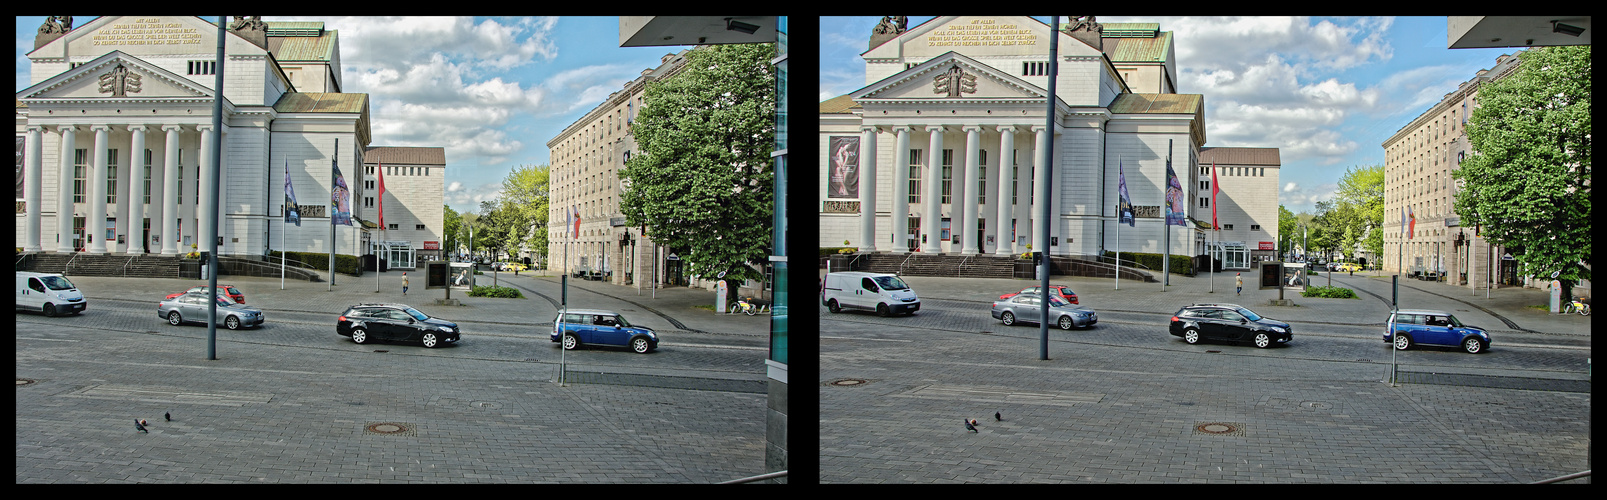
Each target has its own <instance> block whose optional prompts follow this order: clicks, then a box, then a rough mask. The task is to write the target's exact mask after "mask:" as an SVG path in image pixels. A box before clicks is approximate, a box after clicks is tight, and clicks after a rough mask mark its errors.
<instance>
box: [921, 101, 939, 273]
mask: <svg viewBox="0 0 1607 500" xmlns="http://www.w3.org/2000/svg"><path fill="white" fill-rule="evenodd" d="M926 130H927V131H928V132H931V133H932V140H931V141H932V142H931V143H930V144H929V145H928V146H927V155H926V156H927V159H926V169H925V175H922V176H921V183H922V186H921V188H922V189H921V190H922V191H925V193H924V194H922V195H921V206H922V207H924V208H925V210H923V211H922V212H923V213H924V215H922V216H921V235H922V236H924V237H925V238H926V241H922V242H920V243H919V245H920V247H921V253H924V254H928V255H936V254H937V253H938V250H940V249H942V246H943V240H941V239H939V238H942V237H943V227H942V226H943V216H942V211H941V210H942V208H943V189H942V188H943V131H944V129H943V127H942V126H941V125H931V126H927V127H926Z"/></svg>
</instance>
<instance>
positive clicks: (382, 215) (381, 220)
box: [375, 163, 386, 231]
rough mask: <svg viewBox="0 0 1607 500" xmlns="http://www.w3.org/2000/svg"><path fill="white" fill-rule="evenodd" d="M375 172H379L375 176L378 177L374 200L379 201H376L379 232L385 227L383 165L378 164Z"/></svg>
mask: <svg viewBox="0 0 1607 500" xmlns="http://www.w3.org/2000/svg"><path fill="white" fill-rule="evenodd" d="M376 171H377V172H379V173H378V174H377V175H379V196H378V197H377V198H375V199H377V200H379V201H378V203H379V228H380V230H382V231H383V230H384V229H385V227H386V226H385V164H384V163H380V164H379V167H378V169H377V170H376Z"/></svg>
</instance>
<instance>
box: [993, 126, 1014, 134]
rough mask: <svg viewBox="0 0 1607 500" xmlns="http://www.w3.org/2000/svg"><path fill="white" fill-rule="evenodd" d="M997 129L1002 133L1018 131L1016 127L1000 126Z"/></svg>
mask: <svg viewBox="0 0 1607 500" xmlns="http://www.w3.org/2000/svg"><path fill="white" fill-rule="evenodd" d="M997 128H998V130H999V131H1000V132H1010V133H1015V132H1016V131H1017V130H1016V126H1015V125H1000V126H998V127H997Z"/></svg>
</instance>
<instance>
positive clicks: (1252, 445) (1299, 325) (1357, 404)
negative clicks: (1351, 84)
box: [819, 275, 1590, 483]
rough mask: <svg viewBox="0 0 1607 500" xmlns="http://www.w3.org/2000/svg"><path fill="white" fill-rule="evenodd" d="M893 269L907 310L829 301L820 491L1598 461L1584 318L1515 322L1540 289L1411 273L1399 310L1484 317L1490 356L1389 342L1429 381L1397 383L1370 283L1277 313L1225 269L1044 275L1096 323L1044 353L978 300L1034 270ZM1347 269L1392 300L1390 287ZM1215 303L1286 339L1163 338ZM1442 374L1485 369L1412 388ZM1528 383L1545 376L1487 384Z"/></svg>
mask: <svg viewBox="0 0 1607 500" xmlns="http://www.w3.org/2000/svg"><path fill="white" fill-rule="evenodd" d="M1228 276H1231V275H1228ZM906 279H907V280H908V281H909V282H910V283H911V285H912V287H913V288H915V289H916V291H917V293H919V294H920V295H921V297H922V299H923V308H922V311H921V312H920V313H917V314H916V315H915V316H912V317H903V318H877V317H875V316H872V315H864V314H858V313H844V314H836V315H833V314H830V313H827V312H821V313H820V314H821V325H822V326H821V346H820V348H821V354H820V359H821V364H820V373H821V374H820V377H819V380H820V384H821V386H820V390H819V394H820V408H821V417H820V436H821V437H820V441H821V444H820V449H821V452H820V460H821V462H820V464H821V465H820V469H821V481H822V482H825V483H927V482H940V483H946V482H1113V483H1165V482H1184V483H1202V482H1208V483H1216V482H1221V483H1239V482H1242V483H1282V482H1290V483H1372V482H1380V483H1460V482H1484V483H1513V482H1531V481H1537V480H1541V479H1546V478H1551V477H1556V476H1561V475H1565V474H1571V473H1574V472H1579V471H1583V470H1588V469H1590V465H1589V446H1590V392H1589V368H1588V366H1589V365H1588V364H1587V363H1585V362H1584V361H1586V360H1585V358H1587V357H1588V356H1589V344H1590V342H1589V335H1588V334H1589V323H1588V321H1577V322H1576V321H1575V318H1574V317H1565V316H1560V315H1559V316H1550V315H1546V314H1545V313H1540V312H1538V311H1535V312H1536V314H1532V315H1531V314H1528V313H1527V312H1526V311H1525V308H1524V307H1523V305H1522V304H1521V303H1522V302H1525V301H1530V300H1533V302H1534V303H1536V304H1538V303H1541V302H1540V301H1541V300H1543V292H1539V291H1530V290H1513V289H1499V290H1495V291H1494V292H1493V293H1492V295H1493V297H1494V298H1493V299H1491V300H1488V301H1487V300H1486V299H1484V292H1483V291H1482V290H1481V291H1480V292H1479V295H1478V297H1477V300H1474V298H1473V297H1471V292H1467V291H1466V290H1465V289H1464V290H1461V292H1462V293H1469V297H1467V298H1465V299H1464V298H1461V297H1456V296H1455V293H1456V292H1457V289H1455V288H1451V287H1444V288H1438V289H1436V288H1433V287H1435V286H1441V285H1437V284H1427V283H1425V284H1418V283H1412V284H1406V283H1402V285H1403V286H1402V292H1401V293H1402V298H1401V303H1402V307H1414V308H1417V307H1421V308H1458V309H1468V310H1469V312H1461V311H1458V312H1456V314H1457V315H1458V317H1463V315H1464V314H1466V315H1468V318H1467V319H1464V321H1465V322H1468V323H1472V324H1482V325H1484V326H1488V327H1490V328H1492V329H1494V330H1495V331H1494V332H1493V333H1492V335H1494V336H1495V338H1496V344H1495V346H1496V349H1495V350H1492V351H1491V352H1490V353H1487V354H1482V355H1477V356H1475V355H1468V354H1465V353H1460V352H1456V351H1454V350H1433V349H1426V350H1414V351H1407V352H1405V353H1399V354H1401V355H1402V356H1401V357H1402V359H1406V360H1408V361H1407V362H1406V363H1403V365H1402V366H1403V375H1414V376H1419V378H1420V379H1421V380H1408V383H1401V384H1399V385H1397V386H1392V385H1391V384H1388V383H1383V382H1381V380H1382V379H1383V378H1384V376H1385V374H1386V373H1387V371H1386V370H1387V366H1388V365H1387V364H1381V362H1384V361H1387V358H1383V356H1388V355H1389V354H1390V351H1389V349H1388V348H1387V347H1386V346H1384V344H1383V342H1382V341H1381V340H1379V339H1378V338H1377V336H1378V334H1379V333H1381V330H1382V328H1381V326H1382V321H1383V320H1382V317H1381V316H1379V312H1380V311H1383V312H1384V313H1385V314H1387V311H1388V308H1387V305H1386V304H1385V302H1384V301H1380V300H1378V299H1377V298H1374V297H1371V296H1366V295H1365V294H1362V295H1363V297H1364V298H1362V299H1357V300H1345V301H1341V299H1305V298H1300V297H1298V296H1296V295H1294V294H1289V295H1288V297H1289V298H1293V299H1294V300H1295V302H1296V304H1299V307H1274V306H1267V305H1266V301H1267V300H1269V299H1271V298H1276V296H1277V290H1255V291H1251V290H1246V291H1245V294H1244V296H1234V295H1232V293H1233V290H1232V288H1231V287H1230V286H1231V284H1232V282H1231V281H1230V280H1228V279H1223V277H1222V276H1218V278H1217V282H1216V283H1215V287H1216V293H1214V294H1213V293H1210V292H1209V291H1208V287H1210V286H1211V284H1210V283H1209V282H1206V281H1204V279H1191V278H1179V277H1174V278H1173V286H1171V287H1167V291H1165V292H1161V291H1160V289H1161V285H1160V284H1159V283H1142V284H1140V283H1128V282H1124V283H1122V285H1121V290H1120V291H1117V290H1114V283H1112V282H1111V280H1090V279H1085V278H1065V279H1062V278H1058V277H1057V278H1056V279H1054V280H1053V282H1054V283H1057V284H1061V283H1065V284H1070V285H1072V286H1073V289H1074V290H1076V291H1077V293H1078V295H1079V297H1080V298H1081V302H1082V303H1083V304H1085V305H1089V306H1090V307H1092V308H1094V309H1095V310H1096V311H1098V312H1099V314H1100V319H1101V323H1100V324H1099V325H1097V326H1096V327H1094V328H1092V329H1088V330H1074V331H1069V332H1067V331H1059V330H1052V331H1051V332H1050V339H1051V340H1050V344H1049V353H1050V359H1048V360H1039V339H1038V330H1037V328H1036V327H1035V326H1027V327H1003V326H1002V325H1000V324H998V322H997V320H991V318H988V317H987V313H986V312H985V311H986V309H987V305H986V304H985V303H986V302H990V298H989V297H987V295H988V294H993V295H992V297H993V298H996V297H997V296H998V295H997V294H999V293H1008V292H1014V291H1017V290H1019V289H1020V288H1022V287H1025V286H1029V285H1031V284H1033V282H1031V281H1027V280H977V279H962V278H923V277H908V278H906ZM1323 279H1326V277H1323ZM1247 281H1248V280H1247ZM1342 281H1343V282H1344V283H1347V284H1349V285H1350V286H1349V287H1351V288H1358V289H1363V290H1366V291H1371V292H1373V293H1378V294H1380V295H1383V296H1384V297H1385V298H1386V300H1387V298H1388V297H1389V293H1388V287H1389V282H1388V280H1387V278H1385V279H1378V278H1376V277H1363V276H1362V275H1357V276H1356V277H1355V278H1351V277H1349V276H1348V275H1346V276H1345V277H1343V278H1341V277H1340V276H1338V275H1336V276H1335V277H1334V282H1335V284H1336V285H1340V284H1341V282H1342ZM1317 283H1318V284H1325V283H1324V282H1323V281H1318V282H1317ZM1224 285H1227V286H1229V287H1228V288H1226V294H1227V295H1225V296H1224V292H1223V290H1224ZM1419 287H1421V288H1419ZM1430 292H1432V293H1430ZM1531 295H1532V296H1533V297H1530V296H1531ZM1223 297H1233V298H1232V299H1227V298H1223ZM1207 301H1213V302H1236V303H1239V304H1243V305H1247V306H1250V307H1252V308H1253V309H1255V310H1256V311H1258V312H1261V313H1262V314H1266V315H1269V316H1272V317H1277V318H1280V319H1288V320H1292V321H1294V322H1296V323H1295V324H1296V330H1295V332H1296V334H1295V339H1296V340H1295V342H1294V343H1292V344H1291V345H1290V346H1287V347H1281V348H1275V349H1265V350H1263V349H1256V348H1254V347H1250V346H1240V345H1232V344H1202V345H1198V346H1188V345H1186V344H1183V343H1182V342H1181V341H1176V340H1175V338H1172V337H1170V336H1169V335H1167V334H1166V333H1165V326H1164V325H1165V316H1164V315H1168V314H1171V313H1172V312H1173V311H1176V309H1177V308H1178V307H1179V306H1180V305H1183V304H1187V303H1191V302H1207ZM1469 303H1472V304H1478V305H1479V306H1481V307H1483V309H1479V308H1475V307H1471V305H1472V304H1469ZM1513 303H1518V304H1516V305H1514V304H1513ZM928 304H930V307H932V308H933V309H929V308H928ZM1484 309H1488V312H1486V311H1485V310H1484ZM822 311H823V308H822ZM1496 315H1500V316H1504V317H1506V318H1508V319H1509V320H1511V321H1513V322H1514V323H1516V324H1517V325H1518V327H1520V328H1522V330H1518V329H1509V327H1508V326H1507V325H1506V323H1504V322H1502V321H1501V320H1500V319H1499V318H1497V317H1496ZM971 317H975V318H979V319H976V320H974V321H973V320H971V319H969V318H971ZM1375 318H1376V319H1375ZM1579 319H1581V320H1588V318H1579ZM1375 322H1376V323H1379V325H1378V327H1375V326H1372V325H1371V323H1375ZM1358 323H1361V324H1362V325H1359V326H1358V325H1357V324H1358ZM1302 333H1309V335H1304V336H1303V335H1302ZM1503 339H1521V342H1517V341H1508V342H1507V343H1506V344H1503V343H1502V342H1503ZM1514 343H1516V344H1518V345H1512V344H1514ZM1548 344H1556V345H1557V346H1560V347H1557V346H1552V345H1548ZM1502 346H1506V348H1505V349H1502ZM1558 360H1560V361H1558ZM1408 366H1411V367H1413V369H1416V370H1419V371H1420V373H1418V372H1405V370H1406V369H1407V368H1406V367H1408ZM1447 372H1449V373H1456V374H1457V375H1455V376H1456V377H1486V378H1485V379H1481V380H1476V381H1473V382H1467V381H1461V382H1458V381H1454V380H1446V379H1443V378H1442V379H1441V380H1438V381H1432V382H1431V383H1420V382H1424V381H1429V380H1428V379H1430V378H1432V377H1435V376H1442V375H1443V373H1447ZM1436 374H1441V375H1436ZM1520 377H1535V378H1534V379H1533V380H1539V381H1544V382H1548V383H1549V384H1550V385H1544V384H1533V383H1530V384H1521V385H1523V387H1524V388H1517V389H1515V388H1510V387H1500V386H1496V385H1495V384H1488V383H1485V382H1488V381H1490V380H1496V379H1500V380H1519V378H1520ZM1406 378H1407V377H1403V379H1406ZM1558 386H1563V387H1558ZM1581 386H1582V387H1583V390H1582V391H1581V390H1579V389H1578V388H1579V387H1581ZM994 412H999V413H1000V414H1002V416H1003V420H1002V421H994V419H993V418H992V415H993V413H994ZM965 418H974V419H977V420H978V424H979V425H978V430H979V432H977V433H972V432H970V431H967V430H966V429H965V427H964V425H962V423H961V422H960V420H961V419H965ZM1575 482H1588V479H1587V480H1584V481H1575Z"/></svg>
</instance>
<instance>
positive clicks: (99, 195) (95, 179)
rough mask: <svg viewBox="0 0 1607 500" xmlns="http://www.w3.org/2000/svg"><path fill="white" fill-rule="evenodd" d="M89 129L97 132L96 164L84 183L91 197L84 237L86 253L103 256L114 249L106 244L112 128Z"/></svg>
mask: <svg viewBox="0 0 1607 500" xmlns="http://www.w3.org/2000/svg"><path fill="white" fill-rule="evenodd" d="M89 129H90V130H93V131H95V146H94V147H95V149H93V150H91V151H90V153H91V154H92V155H93V157H94V159H95V160H94V162H95V163H94V164H93V166H92V167H91V168H92V171H91V172H90V174H89V179H87V180H85V181H84V183H85V184H88V185H89V186H88V189H86V191H88V192H89V197H88V198H86V199H85V201H88V202H89V219H88V221H87V223H86V224H84V227H85V228H86V229H85V232H84V235H85V236H86V237H87V238H85V240H84V251H86V252H88V253H92V254H103V253H106V252H107V251H108V250H110V249H111V248H112V247H108V246H107V244H106V241H107V240H106V161H107V158H106V155H107V151H106V148H108V147H110V146H111V132H112V127H111V126H110V125H93V126H90V127H89ZM111 242H112V245H116V244H117V240H116V239H113V240H111Z"/></svg>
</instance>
